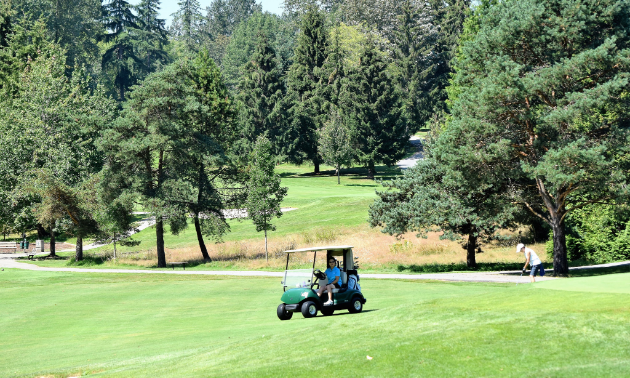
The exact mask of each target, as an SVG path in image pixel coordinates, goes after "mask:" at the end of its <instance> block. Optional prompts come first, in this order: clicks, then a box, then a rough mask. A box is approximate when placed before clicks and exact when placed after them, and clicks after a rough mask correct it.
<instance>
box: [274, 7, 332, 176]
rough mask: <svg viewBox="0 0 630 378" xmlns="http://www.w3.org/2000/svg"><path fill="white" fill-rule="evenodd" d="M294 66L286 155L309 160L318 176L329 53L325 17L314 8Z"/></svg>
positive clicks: (290, 77)
mask: <svg viewBox="0 0 630 378" xmlns="http://www.w3.org/2000/svg"><path fill="white" fill-rule="evenodd" d="M300 26H301V27H300V28H301V30H300V34H299V36H298V40H297V45H296V47H295V53H294V56H293V64H292V65H291V68H290V69H289V73H288V79H287V86H288V96H287V98H286V101H287V104H288V105H287V107H288V108H289V115H288V117H289V120H290V124H289V126H288V127H287V129H286V131H285V135H284V143H283V145H284V147H285V151H284V152H285V154H286V155H287V156H288V157H289V159H290V160H291V161H293V162H295V163H298V164H300V163H302V162H303V161H304V160H310V161H312V162H313V165H314V166H315V168H314V172H315V173H319V165H320V156H319V152H318V141H317V129H318V128H320V127H321V125H322V123H323V120H324V117H325V116H326V114H325V113H322V111H321V110H322V107H323V104H324V99H323V98H322V97H321V96H320V95H319V94H320V93H319V92H318V91H317V88H318V82H319V81H320V76H321V74H322V72H321V71H322V67H323V65H324V62H325V61H326V57H327V51H328V43H329V42H328V33H327V31H326V28H325V19H324V14H323V13H322V12H321V11H319V10H318V9H317V8H315V7H311V8H310V9H309V11H308V12H306V14H305V15H304V16H303V17H302V22H301V24H300Z"/></svg>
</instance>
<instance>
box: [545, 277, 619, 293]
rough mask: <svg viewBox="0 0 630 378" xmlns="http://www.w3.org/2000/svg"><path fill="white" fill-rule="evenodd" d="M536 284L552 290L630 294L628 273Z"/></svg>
mask: <svg viewBox="0 0 630 378" xmlns="http://www.w3.org/2000/svg"><path fill="white" fill-rule="evenodd" d="M536 286H537V287H539V288H541V289H552V290H566V291H582V292H588V293H619V294H630V273H621V274H609V275H605V276H595V277H581V278H572V279H570V280H556V281H547V282H540V283H537V284H536Z"/></svg>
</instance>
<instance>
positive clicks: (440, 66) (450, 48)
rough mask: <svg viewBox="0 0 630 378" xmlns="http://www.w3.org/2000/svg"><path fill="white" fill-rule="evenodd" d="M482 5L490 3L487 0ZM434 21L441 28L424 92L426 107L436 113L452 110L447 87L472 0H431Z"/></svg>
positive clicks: (427, 71)
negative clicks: (448, 104)
mask: <svg viewBox="0 0 630 378" xmlns="http://www.w3.org/2000/svg"><path fill="white" fill-rule="evenodd" d="M481 3H482V4H481V6H480V8H485V7H486V5H485V4H486V3H487V1H486V0H482V1H481ZM430 4H431V8H432V10H433V20H434V21H433V23H434V24H435V25H436V27H437V28H438V40H437V43H436V44H435V46H434V48H433V54H432V55H431V56H430V59H429V63H430V66H429V67H428V69H427V70H426V71H425V73H424V78H425V79H424V82H423V85H422V88H421V89H420V91H421V92H423V93H425V101H424V106H423V108H424V109H431V111H432V112H434V113H439V112H448V107H447V102H446V100H447V98H448V95H447V93H446V88H447V87H448V86H449V84H450V82H449V81H450V79H451V76H452V75H453V73H454V71H455V68H454V67H453V60H454V58H455V55H456V54H457V50H458V48H459V46H460V42H461V41H460V37H461V34H462V32H463V30H464V24H465V22H466V19H467V17H468V16H469V15H470V5H471V2H470V0H446V1H442V0H430Z"/></svg>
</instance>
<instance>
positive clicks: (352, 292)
mask: <svg viewBox="0 0 630 378" xmlns="http://www.w3.org/2000/svg"><path fill="white" fill-rule="evenodd" d="M306 252H314V254H313V268H312V269H294V270H289V260H290V258H291V255H293V254H295V253H306ZM324 252H325V253H326V260H325V261H328V260H329V259H330V258H331V257H335V258H336V259H337V267H338V268H339V270H340V271H341V276H340V279H341V282H342V284H341V288H339V289H333V304H332V305H330V306H324V302H326V301H327V300H328V293H327V292H324V293H322V297H321V298H320V297H319V296H318V295H317V289H319V285H320V284H322V285H325V284H326V282H327V279H326V275H325V274H324V273H323V272H321V271H320V270H318V269H315V261H316V259H317V254H318V253H324ZM285 253H286V254H287V266H286V270H285V272H284V279H283V280H282V286H283V288H284V294H282V299H281V300H282V304H280V305H279V306H278V318H280V320H289V319H291V317H292V316H293V313H294V312H301V313H302V315H303V316H304V317H305V318H312V317H314V316H316V315H317V311H320V312H321V313H322V315H324V316H330V315H332V314H333V313H334V312H335V311H336V310H348V311H350V312H351V313H359V312H361V311H362V310H363V305H364V304H365V302H366V299H365V297H364V296H363V294H362V293H361V290H360V286H359V285H358V284H357V285H351V286H352V287H351V288H350V287H348V281H351V284H354V283H355V282H356V281H358V274H357V268H358V267H357V266H356V264H355V258H354V256H353V255H352V246H332V247H314V248H303V249H296V250H291V251H286V252H285Z"/></svg>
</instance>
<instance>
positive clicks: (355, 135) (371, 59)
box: [342, 37, 409, 179]
mask: <svg viewBox="0 0 630 378" xmlns="http://www.w3.org/2000/svg"><path fill="white" fill-rule="evenodd" d="M360 61H361V63H360V64H359V67H358V68H357V69H356V71H355V72H353V73H352V74H350V75H349V81H348V85H347V87H346V88H345V90H344V93H343V98H342V109H343V112H344V114H345V117H346V118H347V122H348V126H349V127H350V129H351V133H352V141H353V145H354V146H355V148H356V153H357V160H358V161H359V162H360V163H361V164H363V165H364V166H365V167H366V168H367V170H368V178H372V179H373V178H374V175H375V174H376V167H375V164H376V163H384V164H386V165H393V164H394V163H395V162H396V161H397V160H399V159H400V158H402V156H403V155H404V153H405V146H406V145H407V143H408V140H409V130H408V129H407V127H406V125H405V122H404V119H403V117H402V116H401V106H400V98H399V94H398V93H397V91H396V88H395V86H394V85H393V82H392V79H391V78H390V77H389V76H388V73H387V64H386V63H385V62H384V61H383V58H382V57H381V55H380V54H378V52H377V46H376V44H375V43H374V40H373V39H372V37H370V38H368V41H367V43H366V46H365V49H364V51H363V53H362V54H361V59H360Z"/></svg>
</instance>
